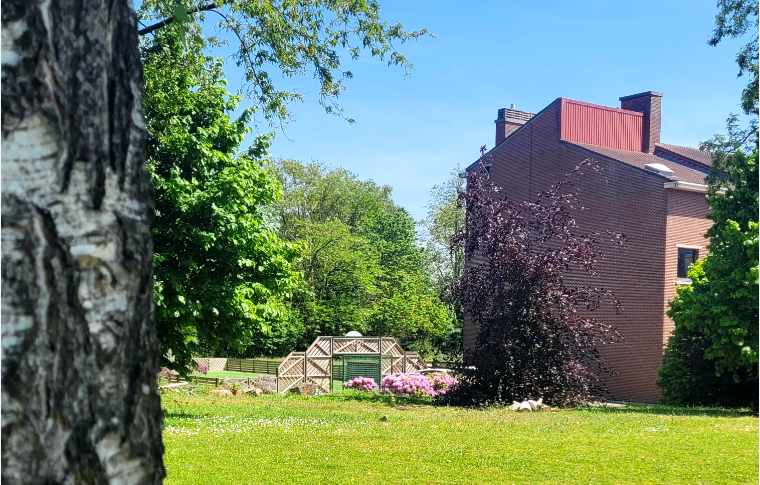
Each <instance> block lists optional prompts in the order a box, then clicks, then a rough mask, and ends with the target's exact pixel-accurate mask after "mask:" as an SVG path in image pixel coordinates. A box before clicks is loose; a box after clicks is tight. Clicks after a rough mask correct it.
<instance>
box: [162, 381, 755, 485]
mask: <svg viewBox="0 0 760 485" xmlns="http://www.w3.org/2000/svg"><path fill="white" fill-rule="evenodd" d="M163 399H164V400H163V406H164V414H165V430H164V444H165V447H166V453H165V455H164V460H165V463H166V467H167V473H168V477H167V480H166V482H165V483H166V484H167V485H179V484H188V485H189V484H214V485H222V484H280V483H282V484H293V485H295V484H333V483H335V484H375V483H378V484H380V483H384V484H397V483H398V484H406V483H410V484H411V483H413V484H512V483H513V484H681V483H683V484H695V485H696V484H700V483H701V484H703V485H708V484H756V483H758V418H757V417H755V416H750V415H746V414H741V413H736V412H731V411H715V410H701V409H681V408H667V407H624V408H583V409H579V410H572V411H561V412H558V413H514V412H511V411H508V410H506V409H490V410H469V409H462V408H446V407H434V406H430V405H425V404H420V401H397V402H396V404H395V405H394V404H393V403H392V402H391V401H390V400H389V399H388V398H387V397H378V396H366V397H357V396H356V395H354V394H347V393H346V394H343V395H335V396H319V397H300V396H264V397H259V398H255V397H241V398H219V397H211V396H181V397H180V396H177V395H167V396H164V398H163ZM382 416H387V422H382V421H381V419H380V418H381V417H382Z"/></svg>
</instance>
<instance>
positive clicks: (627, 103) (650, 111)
mask: <svg viewBox="0 0 760 485" xmlns="http://www.w3.org/2000/svg"><path fill="white" fill-rule="evenodd" d="M620 108H622V109H625V110H628V111H637V112H639V113H644V123H643V126H642V127H641V135H642V138H643V139H642V143H641V151H643V152H645V153H654V144H655V143H660V119H661V117H662V93H656V92H654V91H647V92H645V93H639V94H632V95H630V96H623V97H622V98H620Z"/></svg>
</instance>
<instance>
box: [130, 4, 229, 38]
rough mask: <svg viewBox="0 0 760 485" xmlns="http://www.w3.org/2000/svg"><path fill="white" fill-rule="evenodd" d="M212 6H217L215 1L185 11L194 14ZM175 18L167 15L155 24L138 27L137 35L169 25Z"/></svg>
mask: <svg viewBox="0 0 760 485" xmlns="http://www.w3.org/2000/svg"><path fill="white" fill-rule="evenodd" d="M212 8H218V5H217V4H215V3H209V4H208V5H201V6H200V7H197V8H191V9H190V10H188V11H187V14H188V15H191V14H194V13H197V12H203V11H205V10H211V9H212ZM175 18H176V17H173V16H172V17H167V18H165V19H163V20H162V21H160V22H156V23H155V24H153V25H150V26H148V27H145V28H144V29H140V30H138V31H137V35H145V34H150V33H151V32H153V31H155V30H158V29H160V28H161V27H165V26H167V25H169V24H170V23H172V22H174V20H175Z"/></svg>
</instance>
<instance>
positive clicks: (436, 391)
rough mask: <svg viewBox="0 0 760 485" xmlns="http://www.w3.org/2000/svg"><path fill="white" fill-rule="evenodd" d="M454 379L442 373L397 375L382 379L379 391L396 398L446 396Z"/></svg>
mask: <svg viewBox="0 0 760 485" xmlns="http://www.w3.org/2000/svg"><path fill="white" fill-rule="evenodd" d="M454 384H456V379H454V378H452V377H450V376H449V375H448V374H446V373H444V372H437V373H435V374H428V375H423V374H397V375H390V376H386V377H385V378H383V382H382V383H381V384H380V389H382V390H383V391H385V392H390V393H392V394H395V395H397V396H405V397H409V396H430V397H436V396H439V395H441V394H446V391H447V390H448V389H449V388H450V387H451V386H453V385H454Z"/></svg>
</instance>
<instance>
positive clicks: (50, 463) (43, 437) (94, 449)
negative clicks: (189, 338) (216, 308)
mask: <svg viewBox="0 0 760 485" xmlns="http://www.w3.org/2000/svg"><path fill="white" fill-rule="evenodd" d="M136 29H137V25H136V21H135V16H134V12H133V11H132V6H131V3H128V2H124V1H113V2H102V1H97V0H95V1H92V2H86V3H82V2H69V1H65V0H63V1H57V2H44V1H36V0H33V1H14V0H3V2H2V38H3V57H2V63H3V68H2V175H3V177H2V285H3V286H2V481H3V483H14V484H41V483H98V484H105V483H113V484H117V483H118V484H149V483H153V484H159V483H161V481H162V479H163V477H164V475H165V473H164V467H163V463H162V458H161V455H162V453H163V444H162V441H161V428H162V424H161V422H162V415H161V408H160V400H159V396H158V393H157V390H156V380H155V375H156V371H157V369H158V364H159V356H160V350H159V344H158V340H157V339H156V334H155V326H154V320H153V307H152V300H153V284H152V281H151V270H152V267H153V245H152V241H151V234H150V225H149V224H150V218H151V216H152V212H153V192H152V190H151V186H150V179H149V176H148V173H147V172H146V170H145V166H144V165H143V162H144V158H145V126H144V124H143V117H142V102H141V91H142V68H141V66H140V56H139V51H138V48H137V36H136V33H135V32H136Z"/></svg>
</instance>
